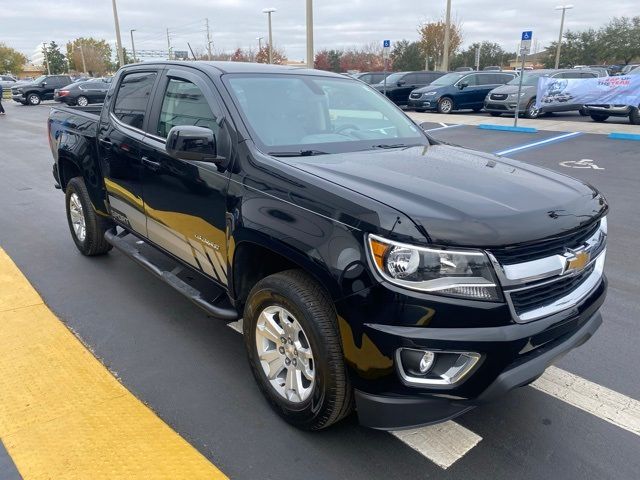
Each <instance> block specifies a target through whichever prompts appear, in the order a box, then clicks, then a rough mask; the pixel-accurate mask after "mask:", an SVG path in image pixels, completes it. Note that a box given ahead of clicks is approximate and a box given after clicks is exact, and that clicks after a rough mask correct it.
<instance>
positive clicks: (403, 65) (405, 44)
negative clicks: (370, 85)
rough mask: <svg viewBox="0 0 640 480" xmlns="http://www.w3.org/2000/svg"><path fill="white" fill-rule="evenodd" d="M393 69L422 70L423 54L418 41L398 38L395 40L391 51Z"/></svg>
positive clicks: (423, 64)
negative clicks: (398, 39) (397, 40)
mask: <svg viewBox="0 0 640 480" xmlns="http://www.w3.org/2000/svg"><path fill="white" fill-rule="evenodd" d="M391 60H392V61H393V70H395V71H407V70H424V67H425V54H424V53H423V52H422V48H421V46H420V42H410V41H409V40H400V41H399V42H396V43H395V45H394V46H393V50H392V51H391Z"/></svg>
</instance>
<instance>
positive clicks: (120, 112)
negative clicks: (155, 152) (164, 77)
mask: <svg viewBox="0 0 640 480" xmlns="http://www.w3.org/2000/svg"><path fill="white" fill-rule="evenodd" d="M156 76H157V74H156V72H140V73H130V74H128V75H126V76H125V77H124V78H123V79H122V82H120V86H119V87H118V93H117V94H116V100H115V102H114V106H113V114H114V115H115V116H116V117H117V118H118V119H119V120H120V121H121V122H124V123H126V124H127V125H131V126H132V127H135V128H139V129H142V124H143V123H144V116H145V113H146V111H147V105H148V103H149V98H150V97H151V90H152V89H153V83H154V82H155V80H156Z"/></svg>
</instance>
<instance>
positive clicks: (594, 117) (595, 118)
mask: <svg viewBox="0 0 640 480" xmlns="http://www.w3.org/2000/svg"><path fill="white" fill-rule="evenodd" d="M590 117H591V119H592V120H593V121H594V122H604V121H605V120H606V119H607V118H609V115H603V114H600V113H592V114H591V115H590Z"/></svg>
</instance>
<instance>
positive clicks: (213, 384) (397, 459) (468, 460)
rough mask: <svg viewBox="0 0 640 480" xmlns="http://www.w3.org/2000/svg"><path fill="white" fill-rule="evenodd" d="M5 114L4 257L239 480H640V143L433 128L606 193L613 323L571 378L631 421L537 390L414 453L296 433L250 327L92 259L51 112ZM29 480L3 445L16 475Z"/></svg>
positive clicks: (0, 165)
mask: <svg viewBox="0 0 640 480" xmlns="http://www.w3.org/2000/svg"><path fill="white" fill-rule="evenodd" d="M5 108H6V110H7V116H6V117H0V169H1V173H0V206H2V210H0V212H1V213H0V247H2V248H3V249H4V250H5V251H6V252H7V253H8V255H9V256H10V257H11V258H12V259H13V260H14V262H15V263H16V264H17V265H18V267H19V268H20V270H21V271H22V272H23V273H24V274H25V275H26V277H27V278H28V279H29V281H30V282H31V283H32V284H33V285H34V287H35V288H36V289H37V291H38V292H39V293H40V295H41V296H42V297H43V298H44V300H45V302H46V303H47V305H48V306H49V307H50V308H51V309H52V310H53V311H54V312H55V313H56V314H57V315H58V317H59V318H60V319H62V320H63V322H64V323H65V324H66V325H67V326H68V327H69V328H70V329H71V330H72V331H73V332H75V333H76V334H77V336H78V337H79V338H80V339H81V340H82V342H83V343H84V344H85V345H87V346H88V347H89V349H90V350H91V351H92V352H93V353H94V354H95V355H96V356H97V357H98V358H99V359H100V360H101V361H102V362H103V363H104V365H105V366H107V367H108V368H109V369H110V370H111V371H112V372H113V373H114V374H116V375H117V377H118V378H119V379H120V380H121V381H122V383H123V384H124V385H125V386H126V387H127V389H128V390H130V391H131V392H132V393H133V394H134V395H135V396H137V397H138V398H139V399H141V400H142V401H143V402H144V403H145V404H147V405H149V406H150V407H151V408H152V409H153V410H154V411H155V412H156V413H157V414H158V415H159V416H160V417H161V418H162V419H163V420H164V421H165V422H167V423H168V424H169V425H170V426H171V427H172V428H173V429H174V430H175V431H177V432H178V433H179V434H180V435H182V437H184V438H185V439H186V440H187V441H188V442H190V443H191V444H192V445H193V446H194V447H195V448H196V449H197V450H199V451H200V452H201V453H202V454H203V455H204V456H205V457H206V458H207V459H209V460H210V461H211V462H212V463H214V464H215V465H216V466H217V467H218V468H220V469H221V470H222V471H223V472H224V473H225V474H226V475H228V476H229V477H230V478H234V479H254V478H279V479H289V478H291V479H294V478H305V479H330V478H331V479H333V478H349V479H350V478H367V479H377V478H381V479H383V478H384V479H387V478H417V479H423V478H442V479H448V478H450V479H470V478H473V479H487V480H489V479H491V480H493V479H513V478H552V479H575V478H582V479H609V478H611V479H624V480H628V479H635V478H638V472H640V456H639V455H638V452H640V403H638V401H640V369H638V368H637V365H638V359H639V358H640V356H639V354H638V350H637V345H638V344H640V328H638V319H639V316H640V315H639V314H640V308H639V306H638V305H639V304H638V296H639V293H640V275H638V271H639V270H640V259H639V257H638V254H637V251H638V248H639V247H640V240H639V239H640V211H639V210H638V208H637V204H638V203H640V190H639V189H638V185H640V163H639V162H640V142H637V141H628V140H611V139H608V138H607V137H606V136H605V135H595V134H584V133H580V132H574V131H572V129H571V128H570V125H568V127H567V129H566V130H565V131H562V132H559V131H544V130H541V131H539V132H538V133H535V134H528V133H506V132H496V131H486V130H480V129H478V128H476V127H473V126H464V125H447V126H442V125H440V124H439V123H426V124H424V125H423V128H425V130H427V131H429V133H430V134H431V135H432V136H433V137H434V138H436V139H438V140H441V141H444V142H449V143H453V144H456V145H462V146H466V147H469V148H473V149H477V150H482V151H486V152H492V153H502V154H504V155H507V156H510V157H512V158H515V159H517V160H521V161H524V162H527V163H531V164H535V165H538V166H542V167H546V168H550V169H553V170H556V171H559V172H561V173H564V174H567V175H572V176H575V177H577V178H579V179H581V180H583V181H586V182H589V183H591V184H593V185H595V186H596V187H598V188H599V189H600V190H601V191H602V192H603V193H604V194H605V195H606V197H607V199H608V201H609V203H610V207H611V213H610V216H609V247H608V256H607V275H608V277H609V280H610V289H609V296H608V299H607V301H606V303H605V305H604V307H603V309H602V314H603V317H604V324H603V326H602V327H601V328H600V330H599V331H598V333H597V334H596V336H595V337H594V338H592V339H591V340H590V341H589V342H588V343H587V344H585V345H584V346H583V347H582V348H580V349H578V350H576V351H574V352H572V353H571V354H569V355H568V356H567V357H565V358H563V359H562V360H561V361H560V362H559V363H558V365H557V366H558V367H559V368H560V369H561V371H562V372H568V373H569V374H572V375H573V377H572V378H576V377H579V380H580V382H582V381H583V380H586V381H587V382H585V383H584V385H583V387H581V390H580V391H579V392H578V393H584V392H587V393H589V392H591V393H593V392H595V395H596V396H597V397H598V398H600V399H601V403H602V405H607V402H608V400H607V398H610V399H611V398H613V399H615V402H618V403H617V404H618V410H619V411H626V412H627V413H626V414H625V416H623V417H619V418H618V419H617V420H616V421H612V417H611V414H610V412H608V411H606V410H604V409H602V408H600V406H599V405H595V406H589V405H587V404H588V403H589V401H588V399H584V398H583V399H582V403H581V400H580V399H576V395H572V394H570V393H567V392H560V393H559V394H555V395H554V394H550V393H549V392H548V391H545V389H544V388H542V387H524V388H522V389H519V390H517V391H514V392H512V393H511V394H509V395H508V396H507V397H505V398H503V399H501V400H500V401H498V402H496V403H493V404H490V405H487V406H484V407H481V408H477V409H475V410H473V411H471V412H469V413H467V414H465V415H464V416H462V417H459V418H457V419H456V420H455V422H447V424H445V425H444V426H441V427H427V429H426V430H423V431H422V432H423V434H424V435H425V436H426V437H427V442H428V441H429V439H433V442H432V444H431V446H432V447H433V446H435V447H434V448H431V449H429V448H417V449H414V448H412V447H411V446H410V445H411V442H410V441H407V439H406V437H405V440H404V441H403V439H402V438H398V437H396V436H394V435H393V434H390V433H387V432H380V431H374V430H368V429H364V428H361V427H359V426H358V424H357V420H356V418H355V416H351V417H350V418H348V419H347V420H346V421H344V422H342V423H340V424H339V425H337V426H335V427H334V428H331V429H329V430H327V431H323V432H319V433H304V432H301V431H298V430H296V429H294V428H292V427H290V426H289V425H287V424H285V423H284V422H282V421H281V420H280V418H279V417H277V416H276V415H275V414H274V413H273V412H272V410H271V409H270V408H269V406H268V405H267V404H266V402H265V401H264V400H263V398H262V396H261V395H260V392H259V390H258V388H257V386H256V385H255V383H254V380H253V378H252V376H251V374H250V371H249V367H248V364H247V361H246V359H245V352H244V347H243V344H242V337H241V336H240V335H239V334H238V333H237V332H236V331H234V330H233V329H232V328H229V327H228V326H227V325H226V324H225V323H224V322H221V321H219V320H216V319H213V318H209V317H207V316H206V314H204V313H203V312H202V311H201V310H200V309H198V308H197V307H195V306H193V305H192V304H191V303H190V302H189V301H188V300H186V299H185V298H184V297H182V296H181V295H180V294H178V293H176V292H174V291H173V290H172V289H170V288H169V287H168V286H166V285H164V284H163V283H161V282H160V281H158V280H156V279H155V278H153V277H152V276H150V275H149V274H148V273H147V272H146V271H144V270H143V269H141V268H140V267H139V266H137V265H136V264H134V263H133V262H131V261H130V260H128V259H127V258H125V257H124V256H122V255H121V254H118V253H117V252H112V253H111V254H109V255H107V256H105V257H100V258H95V259H88V258H85V257H82V256H81V255H80V254H79V253H78V252H77V250H76V248H75V246H74V245H73V242H72V241H71V239H70V236H69V232H68V227H67V222H66V218H65V212H64V197H63V195H62V194H61V193H60V192H59V191H58V190H55V189H54V188H53V178H52V176H51V164H52V158H51V153H50V151H49V145H48V143H47V137H46V123H45V120H46V117H47V115H48V111H49V108H48V106H47V105H46V104H43V105H41V106H38V107H23V106H19V105H14V104H11V103H9V102H6V103H5ZM583 119H584V118H583V117H579V116H578V118H577V120H578V121H582V120H583ZM587 119H588V117H587ZM556 120H557V118H556ZM588 120H589V121H590V119H588ZM622 120H623V121H624V119H622ZM543 121H544V120H543ZM612 121H614V120H612ZM539 128H544V126H543V125H542V123H541V125H540V126H539ZM0 342H1V340H0ZM581 384H582V383H581ZM574 393H575V392H574ZM598 395H599V396H598ZM614 409H615V406H614ZM625 409H626V410H625ZM422 446H423V447H424V445H422ZM418 447H420V445H418ZM444 467H448V468H444ZM16 475H18V474H17V472H15V470H14V469H13V465H12V463H11V461H10V459H9V458H8V456H7V455H6V453H5V452H4V451H3V449H2V447H1V443H0V478H2V479H3V480H4V479H9V478H18V477H17V476H16Z"/></svg>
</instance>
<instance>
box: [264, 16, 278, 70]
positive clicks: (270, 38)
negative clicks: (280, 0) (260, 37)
mask: <svg viewBox="0 0 640 480" xmlns="http://www.w3.org/2000/svg"><path fill="white" fill-rule="evenodd" d="M275 12H276V9H275V8H273V7H270V8H265V9H264V10H262V13H266V14H267V16H268V18H269V20H268V22H269V63H273V31H272V30H271V14H272V13H275Z"/></svg>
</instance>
